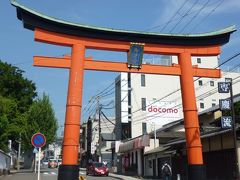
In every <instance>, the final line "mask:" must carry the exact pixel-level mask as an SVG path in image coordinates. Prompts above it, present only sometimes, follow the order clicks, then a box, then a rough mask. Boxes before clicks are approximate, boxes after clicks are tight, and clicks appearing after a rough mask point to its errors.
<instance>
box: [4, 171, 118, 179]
mask: <svg viewBox="0 0 240 180" xmlns="http://www.w3.org/2000/svg"><path fill="white" fill-rule="evenodd" d="M57 175H58V169H49V168H41V174H40V179H41V180H57ZM79 176H83V177H84V179H86V180H94V179H99V180H101V179H102V180H105V179H106V180H113V179H119V178H114V177H110V176H109V177H106V176H86V172H85V171H81V172H79ZM37 178H38V176H37V173H36V174H35V173H33V172H32V171H30V170H20V172H16V173H15V172H14V173H11V174H10V175H7V176H0V180H34V179H35V180H37Z"/></svg>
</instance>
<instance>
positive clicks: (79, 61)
mask: <svg viewBox="0 0 240 180" xmlns="http://www.w3.org/2000/svg"><path fill="white" fill-rule="evenodd" d="M71 57H72V59H71V67H70V72H69V83H68V96H67V105H66V118H65V129H64V140H63V149H62V163H63V165H62V166H60V167H59V177H60V178H59V179H66V178H69V177H70V178H71V179H78V176H79V173H78V172H79V167H78V166H76V164H78V145H79V137H80V136H79V135H80V121H79V120H80V119H81V110H82V89H83V76H84V62H85V61H84V58H85V47H84V46H83V45H82V44H74V45H73V46H72V55H71Z"/></svg>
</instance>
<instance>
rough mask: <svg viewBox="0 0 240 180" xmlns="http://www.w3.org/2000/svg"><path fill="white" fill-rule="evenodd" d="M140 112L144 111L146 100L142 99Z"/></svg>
mask: <svg viewBox="0 0 240 180" xmlns="http://www.w3.org/2000/svg"><path fill="white" fill-rule="evenodd" d="M142 110H143V111H146V98H142Z"/></svg>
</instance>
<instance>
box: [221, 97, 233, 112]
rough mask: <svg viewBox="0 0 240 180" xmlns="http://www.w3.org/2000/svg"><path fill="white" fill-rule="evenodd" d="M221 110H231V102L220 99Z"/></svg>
mask: <svg viewBox="0 0 240 180" xmlns="http://www.w3.org/2000/svg"><path fill="white" fill-rule="evenodd" d="M219 108H220V110H221V111H223V110H231V100H230V99H219Z"/></svg>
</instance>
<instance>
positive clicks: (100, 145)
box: [97, 96, 102, 162]
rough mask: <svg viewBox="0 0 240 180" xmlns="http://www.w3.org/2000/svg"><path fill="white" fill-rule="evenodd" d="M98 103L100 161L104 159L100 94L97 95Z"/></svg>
mask: <svg viewBox="0 0 240 180" xmlns="http://www.w3.org/2000/svg"><path fill="white" fill-rule="evenodd" d="M97 104H98V152H99V162H101V161H102V153H101V148H102V141H101V109H102V107H101V105H100V104H99V96H98V97H97Z"/></svg>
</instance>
